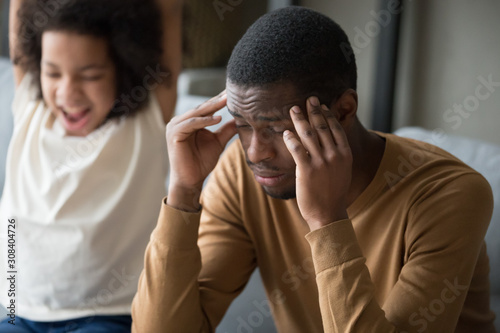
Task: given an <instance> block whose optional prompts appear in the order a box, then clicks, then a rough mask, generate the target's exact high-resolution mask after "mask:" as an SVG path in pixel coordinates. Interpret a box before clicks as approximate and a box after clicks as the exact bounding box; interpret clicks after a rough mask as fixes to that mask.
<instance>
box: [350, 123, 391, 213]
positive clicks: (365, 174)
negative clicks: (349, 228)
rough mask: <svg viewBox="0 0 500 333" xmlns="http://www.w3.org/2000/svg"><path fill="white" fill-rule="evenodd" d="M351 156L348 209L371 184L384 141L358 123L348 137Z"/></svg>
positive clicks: (382, 152)
mask: <svg viewBox="0 0 500 333" xmlns="http://www.w3.org/2000/svg"><path fill="white" fill-rule="evenodd" d="M348 139H349V144H350V146H351V151H352V155H353V165H352V180H351V187H350V189H349V192H348V194H347V195H348V198H347V206H348V207H349V206H350V205H351V204H352V203H353V202H354V201H355V200H356V199H357V198H358V197H359V196H360V195H361V193H363V191H364V190H365V189H366V188H367V187H368V185H369V184H370V183H371V181H372V180H373V178H374V177H375V174H376V173H377V170H378V167H379V166H380V162H381V161H382V156H383V155H384V151H385V139H383V138H381V137H380V136H378V135H377V134H375V133H373V132H369V131H368V130H366V129H365V128H364V127H363V125H361V124H360V123H359V122H357V124H355V125H354V126H353V128H352V131H351V132H350V133H349V135H348Z"/></svg>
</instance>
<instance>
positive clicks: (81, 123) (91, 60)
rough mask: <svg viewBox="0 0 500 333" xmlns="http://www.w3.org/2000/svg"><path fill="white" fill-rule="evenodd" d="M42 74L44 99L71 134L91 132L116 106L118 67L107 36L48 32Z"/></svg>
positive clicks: (45, 35) (43, 45)
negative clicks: (112, 58) (110, 51)
mask: <svg viewBox="0 0 500 333" xmlns="http://www.w3.org/2000/svg"><path fill="white" fill-rule="evenodd" d="M40 75H41V85H42V93H43V97H44V100H45V102H46V103H47V105H48V106H49V108H50V109H51V111H52V113H53V114H54V115H55V116H56V117H57V119H58V121H60V122H61V124H62V125H63V127H64V128H65V129H66V133H67V134H68V135H74V136H86V135H87V134H89V133H91V132H92V131H93V130H95V129H96V128H98V127H99V126H100V125H101V124H102V123H103V122H104V120H105V119H106V116H107V115H108V113H109V112H110V110H111V108H112V107H113V103H114V101H115V99H116V70H115V65H114V63H113V61H112V60H111V57H110V55H109V49H108V45H107V43H106V41H105V40H104V39H101V38H97V37H93V36H90V35H79V34H76V33H73V32H65V31H46V32H44V33H43V35H42V59H41V73H40Z"/></svg>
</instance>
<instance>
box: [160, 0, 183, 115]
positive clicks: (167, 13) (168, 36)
mask: <svg viewBox="0 0 500 333" xmlns="http://www.w3.org/2000/svg"><path fill="white" fill-rule="evenodd" d="M156 1H157V3H158V6H159V7H160V9H161V12H162V30H163V40H162V48H163V54H162V57H161V60H160V61H161V65H162V67H163V68H167V69H168V70H169V71H170V74H171V76H170V79H171V80H170V81H169V83H170V84H168V85H159V86H158V87H157V88H156V90H155V93H156V97H157V99H158V101H159V103H160V107H161V109H162V112H163V120H164V121H165V123H167V122H168V121H169V120H170V118H172V115H173V114H174V109H175V103H176V99H177V78H178V77H179V73H180V71H181V67H182V64H181V62H182V33H181V31H182V5H183V1H182V0H156Z"/></svg>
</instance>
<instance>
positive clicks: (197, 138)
mask: <svg viewBox="0 0 500 333" xmlns="http://www.w3.org/2000/svg"><path fill="white" fill-rule="evenodd" d="M226 100H227V98H226V93H225V91H224V92H222V93H221V94H219V95H218V96H216V97H214V98H212V99H210V100H208V101H207V102H205V103H203V104H201V105H200V106H198V107H197V108H196V109H194V110H191V111H188V112H186V113H185V114H182V115H179V116H176V117H174V118H173V119H172V120H171V121H170V122H169V123H168V125H167V146H168V155H169V160H170V185H169V195H168V199H167V204H168V205H170V206H173V207H175V208H178V209H182V210H186V211H196V210H198V209H199V206H200V204H199V197H200V193H201V189H202V186H203V181H204V180H205V178H206V177H207V176H208V175H209V174H210V172H211V171H212V170H213V168H214V167H215V165H216V164H217V161H218V160H219V156H220V154H221V153H222V151H223V150H224V147H225V146H226V144H227V142H228V141H229V139H231V137H233V136H234V135H235V134H236V127H235V125H234V120H231V121H230V122H228V123H226V124H224V125H223V126H222V127H221V128H219V129H218V130H217V131H216V132H210V131H209V130H207V129H205V127H207V126H211V125H215V124H217V123H219V122H220V121H221V116H214V115H213V114H214V113H215V112H216V111H218V110H220V109H222V108H223V107H224V106H225V105H226Z"/></svg>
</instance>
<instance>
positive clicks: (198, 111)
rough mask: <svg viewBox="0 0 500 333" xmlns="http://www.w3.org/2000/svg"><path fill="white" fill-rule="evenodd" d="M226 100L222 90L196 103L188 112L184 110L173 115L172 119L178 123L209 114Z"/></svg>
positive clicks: (224, 104)
mask: <svg viewBox="0 0 500 333" xmlns="http://www.w3.org/2000/svg"><path fill="white" fill-rule="evenodd" d="M226 102H227V96H226V91H225V90H224V91H223V92H221V93H220V94H219V95H217V96H215V97H212V98H211V99H209V100H208V101H206V102H204V103H202V104H200V105H198V106H197V107H196V108H194V109H192V110H189V111H188V112H185V113H183V114H181V115H179V116H177V117H174V119H172V121H174V122H176V123H179V122H182V121H184V120H186V119H188V118H193V117H204V116H211V115H213V114H214V113H215V112H217V111H219V110H220V109H222V108H223V107H224V106H226Z"/></svg>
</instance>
